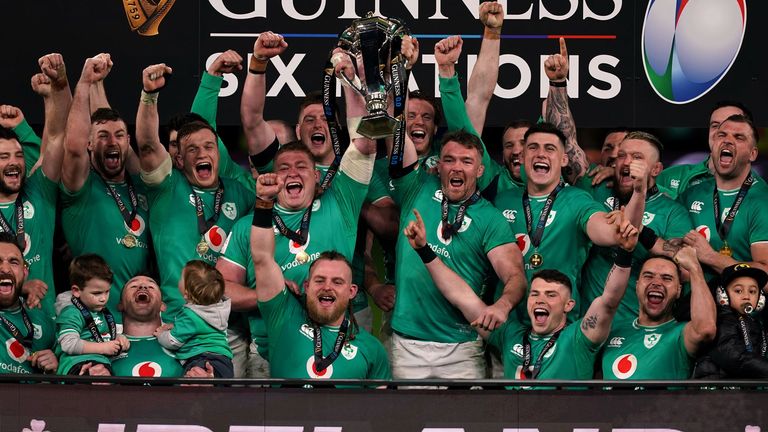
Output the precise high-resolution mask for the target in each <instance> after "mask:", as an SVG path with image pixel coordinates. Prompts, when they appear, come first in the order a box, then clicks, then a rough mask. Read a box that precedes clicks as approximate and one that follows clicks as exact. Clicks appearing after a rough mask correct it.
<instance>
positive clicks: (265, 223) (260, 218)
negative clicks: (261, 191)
mask: <svg viewBox="0 0 768 432" xmlns="http://www.w3.org/2000/svg"><path fill="white" fill-rule="evenodd" d="M267 203H269V204H267ZM272 205H273V203H272V201H265V200H262V199H259V198H257V199H256V205H255V206H254V208H253V220H252V221H251V225H253V226H255V227H256V228H272Z"/></svg>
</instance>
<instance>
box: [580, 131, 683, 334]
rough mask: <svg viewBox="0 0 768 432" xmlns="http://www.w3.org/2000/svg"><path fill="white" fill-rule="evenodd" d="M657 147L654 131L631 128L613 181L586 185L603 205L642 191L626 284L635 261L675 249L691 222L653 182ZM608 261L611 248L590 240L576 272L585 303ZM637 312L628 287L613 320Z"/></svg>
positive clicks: (635, 270) (611, 206)
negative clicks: (639, 226) (637, 242)
mask: <svg viewBox="0 0 768 432" xmlns="http://www.w3.org/2000/svg"><path fill="white" fill-rule="evenodd" d="M662 149H663V146H662V144H661V142H660V141H659V140H658V138H656V137H655V136H653V135H651V134H649V133H646V132H639V131H635V132H630V133H629V134H627V135H626V138H624V140H623V141H622V142H621V143H620V144H619V145H618V153H617V158H616V161H615V164H614V165H615V166H614V168H613V169H614V174H613V176H612V177H613V178H614V181H613V184H612V186H609V185H608V184H607V183H601V184H598V185H596V186H588V189H587V191H588V192H590V193H591V194H592V197H593V198H594V199H595V201H597V202H599V203H602V206H603V209H604V210H605V211H611V210H617V209H619V208H621V207H622V206H626V205H627V204H628V203H629V201H630V199H631V197H632V196H633V194H635V193H637V194H639V196H645V200H644V201H645V202H644V205H643V208H642V219H641V221H642V224H643V227H644V228H643V232H642V233H641V235H640V246H638V248H637V249H635V253H634V255H633V259H632V272H631V273H630V277H629V285H630V286H634V285H635V282H636V281H637V278H638V276H639V275H640V267H641V266H642V265H643V263H644V262H645V260H646V259H648V258H649V257H650V256H651V255H667V256H670V257H671V256H672V255H674V253H675V252H676V251H677V250H678V249H679V247H680V244H681V241H680V238H681V237H683V236H685V234H686V233H687V232H688V231H690V230H691V228H692V226H691V221H690V219H689V218H688V212H687V211H686V210H685V208H684V207H683V206H682V205H680V204H679V203H678V202H676V201H674V200H672V199H671V198H669V197H668V196H666V195H665V194H664V193H663V191H661V190H660V188H659V187H658V186H657V185H656V177H657V176H658V175H659V173H660V172H661V170H662V168H663V166H662V164H661V152H662ZM581 186H582V184H581V183H580V184H579V187H581ZM612 261H613V249H612V248H609V247H602V246H594V247H592V249H591V250H590V254H589V259H587V261H586V263H585V264H584V268H583V270H582V274H581V275H582V279H581V286H580V288H581V294H582V299H583V301H584V304H588V303H589V302H591V301H592V299H594V298H596V297H597V296H599V295H600V294H601V293H602V292H603V283H604V282H605V278H606V276H607V275H608V272H609V271H610V269H611V262H612ZM637 312H638V303H637V297H635V294H634V292H633V291H632V290H629V291H627V293H626V294H625V295H624V298H623V299H622V301H621V306H620V307H619V311H618V313H617V314H616V321H617V322H621V321H626V320H631V319H634V318H635V317H636V316H637Z"/></svg>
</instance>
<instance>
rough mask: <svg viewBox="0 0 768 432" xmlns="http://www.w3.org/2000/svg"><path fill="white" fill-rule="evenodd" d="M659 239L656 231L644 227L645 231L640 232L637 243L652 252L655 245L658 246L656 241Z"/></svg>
mask: <svg viewBox="0 0 768 432" xmlns="http://www.w3.org/2000/svg"><path fill="white" fill-rule="evenodd" d="M658 238H659V236H657V235H656V232H655V231H654V230H652V229H651V228H648V227H643V229H642V230H641V231H640V235H639V236H638V237H637V241H638V242H639V243H640V244H641V245H643V247H644V248H646V249H647V250H651V249H652V248H653V245H655V244H656V239H658Z"/></svg>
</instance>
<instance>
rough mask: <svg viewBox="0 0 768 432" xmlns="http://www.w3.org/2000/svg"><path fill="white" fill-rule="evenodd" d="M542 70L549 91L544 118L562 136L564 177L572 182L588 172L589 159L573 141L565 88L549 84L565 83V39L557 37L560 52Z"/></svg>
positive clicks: (566, 53)
mask: <svg viewBox="0 0 768 432" xmlns="http://www.w3.org/2000/svg"><path fill="white" fill-rule="evenodd" d="M544 71H545V73H546V74H547V78H549V82H550V86H549V94H548V95H547V100H546V111H545V119H546V121H548V122H549V123H552V124H554V125H555V126H557V128H558V129H560V131H561V132H562V133H563V134H564V135H565V138H566V140H565V154H566V155H568V170H565V171H568V172H565V171H564V172H563V177H565V180H566V181H567V182H568V183H570V184H574V183H575V182H576V180H578V179H579V178H580V177H581V176H584V175H586V174H587V172H588V171H589V162H588V161H587V156H586V154H585V153H584V150H582V149H581V147H579V143H578V142H577V141H576V123H575V122H574V120H573V115H572V114H571V109H570V107H569V106H568V90H567V87H565V86H563V87H560V86H554V85H551V84H552V83H562V84H565V82H566V78H567V77H568V49H567V48H566V46H565V39H563V38H560V53H559V54H554V55H551V56H549V57H548V58H547V59H546V60H545V61H544Z"/></svg>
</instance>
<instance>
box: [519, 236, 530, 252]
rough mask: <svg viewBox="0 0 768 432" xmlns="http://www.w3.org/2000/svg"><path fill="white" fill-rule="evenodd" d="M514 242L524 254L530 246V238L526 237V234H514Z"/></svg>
mask: <svg viewBox="0 0 768 432" xmlns="http://www.w3.org/2000/svg"><path fill="white" fill-rule="evenodd" d="M515 242H517V247H519V248H520V252H521V253H522V254H523V256H525V254H527V253H528V249H530V248H531V238H530V237H528V234H515Z"/></svg>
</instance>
